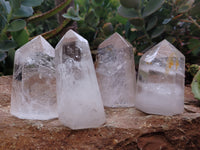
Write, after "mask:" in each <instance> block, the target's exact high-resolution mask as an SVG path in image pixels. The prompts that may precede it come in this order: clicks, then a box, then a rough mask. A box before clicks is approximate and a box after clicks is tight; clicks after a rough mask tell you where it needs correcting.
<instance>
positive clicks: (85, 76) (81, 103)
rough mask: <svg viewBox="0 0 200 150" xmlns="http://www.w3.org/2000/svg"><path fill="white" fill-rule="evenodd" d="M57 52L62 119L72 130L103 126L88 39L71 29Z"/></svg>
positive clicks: (59, 108) (60, 115) (59, 104)
mask: <svg viewBox="0 0 200 150" xmlns="http://www.w3.org/2000/svg"><path fill="white" fill-rule="evenodd" d="M55 54H56V57H55V59H56V74H57V75H56V84H57V86H56V87H57V101H58V114H59V120H60V122H61V123H63V124H64V125H65V126H67V127H69V128H71V129H83V128H94V127H98V126H100V125H102V124H103V123H104V122H105V113H104V108H103V103H102V99H101V95H100V91H99V87H98V83H97V78H96V74H95V70H94V65H93V61H92V57H91V53H90V48H89V45H88V42H87V40H86V39H84V38H83V37H81V36H80V35H78V34H77V33H75V32H74V31H72V30H69V31H68V32H67V33H66V34H65V35H64V36H63V38H62V39H61V40H60V42H59V43H58V44H57V46H56V50H55Z"/></svg>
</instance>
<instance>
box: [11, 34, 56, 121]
mask: <svg viewBox="0 0 200 150" xmlns="http://www.w3.org/2000/svg"><path fill="white" fill-rule="evenodd" d="M54 56H55V51H54V48H53V47H52V46H51V45H50V44H49V43H48V42H47V41H46V40H45V39H44V38H43V37H42V36H37V37H35V38H34V39H32V40H31V41H29V42H28V43H26V44H25V45H24V46H22V47H20V48H19V49H18V50H17V51H16V53H15V60H14V73H13V84H12V95H11V110H10V111H11V114H12V115H14V116H16V117H18V118H21V119H37V120H47V119H51V118H56V117H58V114H57V109H56V107H57V104H56V92H55V90H56V88H55V86H56V82H55V68H54V67H55V65H54V62H53V59H54Z"/></svg>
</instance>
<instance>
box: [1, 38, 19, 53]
mask: <svg viewBox="0 0 200 150" xmlns="http://www.w3.org/2000/svg"><path fill="white" fill-rule="evenodd" d="M16 47H17V44H16V43H15V41H13V40H6V41H1V42H0V51H8V50H9V49H11V48H16Z"/></svg>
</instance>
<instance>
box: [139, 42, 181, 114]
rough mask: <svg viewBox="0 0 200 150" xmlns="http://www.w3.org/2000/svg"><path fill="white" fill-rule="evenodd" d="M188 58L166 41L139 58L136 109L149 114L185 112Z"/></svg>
mask: <svg viewBox="0 0 200 150" xmlns="http://www.w3.org/2000/svg"><path fill="white" fill-rule="evenodd" d="M184 74H185V57H184V55H183V54H182V53H181V52H179V51H178V50H177V49H176V48H175V47H174V46H173V45H171V44H170V43H169V42H168V41H167V40H163V41H161V42H160V43H158V44H157V45H156V46H154V47H153V48H151V49H150V50H149V51H147V52H146V53H145V54H144V55H143V56H142V57H141V59H140V64H139V71H138V80H137V97H136V101H135V106H136V108H138V109H140V110H142V111H143V112H146V113H149V114H159V115H166V116H169V115H175V114H180V113H182V112H183V110H184V81H185V80H184V77H185V75H184Z"/></svg>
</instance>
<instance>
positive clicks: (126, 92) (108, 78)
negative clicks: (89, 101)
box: [96, 33, 136, 107]
mask: <svg viewBox="0 0 200 150" xmlns="http://www.w3.org/2000/svg"><path fill="white" fill-rule="evenodd" d="M96 73H97V79H98V83H99V87H100V91H101V95H102V99H103V103H104V106H108V107H130V106H134V99H135V88H136V76H135V64H134V54H133V47H132V46H131V44H130V43H128V42H127V41H126V40H125V39H124V38H123V37H121V36H120V35H119V34H118V33H114V34H113V35H112V36H110V37H109V38H108V39H106V40H105V41H104V42H103V43H101V44H100V45H99V47H98V55H97V63H96Z"/></svg>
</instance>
